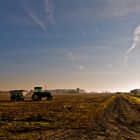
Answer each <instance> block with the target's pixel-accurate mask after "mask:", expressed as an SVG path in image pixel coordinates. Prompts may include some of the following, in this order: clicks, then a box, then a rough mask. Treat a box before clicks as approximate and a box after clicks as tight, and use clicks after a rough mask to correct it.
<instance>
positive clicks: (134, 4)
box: [100, 0, 140, 18]
mask: <svg viewBox="0 0 140 140" xmlns="http://www.w3.org/2000/svg"><path fill="white" fill-rule="evenodd" d="M131 13H140V1H139V0H134V1H132V0H108V5H107V6H106V7H105V9H104V12H102V13H100V14H101V15H102V16H104V17H111V18H114V17H124V16H127V15H128V14H131Z"/></svg>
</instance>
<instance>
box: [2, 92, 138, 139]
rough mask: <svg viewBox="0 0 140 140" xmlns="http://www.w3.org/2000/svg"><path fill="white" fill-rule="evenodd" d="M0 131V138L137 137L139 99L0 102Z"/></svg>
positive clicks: (93, 97) (119, 96) (116, 96)
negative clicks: (132, 100)
mask: <svg viewBox="0 0 140 140" xmlns="http://www.w3.org/2000/svg"><path fill="white" fill-rule="evenodd" d="M139 100H140V99H139V98H138V101H139ZM0 130H1V131H0V139H10V140H11V139H33V140H37V139H41V140H47V139H48V140H62V139H66V140H67V139H68V140H140V102H136V103H135V102H133V103H131V102H130V100H129V98H127V95H125V94H95V95H94V94H92V95H85V94H82V95H62V96H61V95H56V96H54V100H53V101H51V102H46V101H42V102H32V101H31V102H0Z"/></svg>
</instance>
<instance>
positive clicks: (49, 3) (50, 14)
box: [43, 0, 55, 24]
mask: <svg viewBox="0 0 140 140" xmlns="http://www.w3.org/2000/svg"><path fill="white" fill-rule="evenodd" d="M43 3H44V8H45V12H46V14H47V18H48V21H49V22H50V23H52V24H54V23H55V22H54V3H53V0H43Z"/></svg>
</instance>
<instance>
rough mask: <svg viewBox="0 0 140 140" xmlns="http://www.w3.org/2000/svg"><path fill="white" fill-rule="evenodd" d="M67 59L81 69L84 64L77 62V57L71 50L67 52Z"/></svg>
mask: <svg viewBox="0 0 140 140" xmlns="http://www.w3.org/2000/svg"><path fill="white" fill-rule="evenodd" d="M68 58H69V61H71V62H72V63H73V64H74V65H75V66H76V67H77V68H78V69H79V70H83V69H84V66H83V65H81V64H79V62H77V58H76V57H75V56H74V55H73V53H72V52H71V51H69V52H68Z"/></svg>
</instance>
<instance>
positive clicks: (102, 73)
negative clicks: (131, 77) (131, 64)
mask: <svg viewBox="0 0 140 140" xmlns="http://www.w3.org/2000/svg"><path fill="white" fill-rule="evenodd" d="M117 73H118V72H117V71H110V72H108V71H105V72H81V73H78V74H77V75H79V76H103V75H115V74H117Z"/></svg>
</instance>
